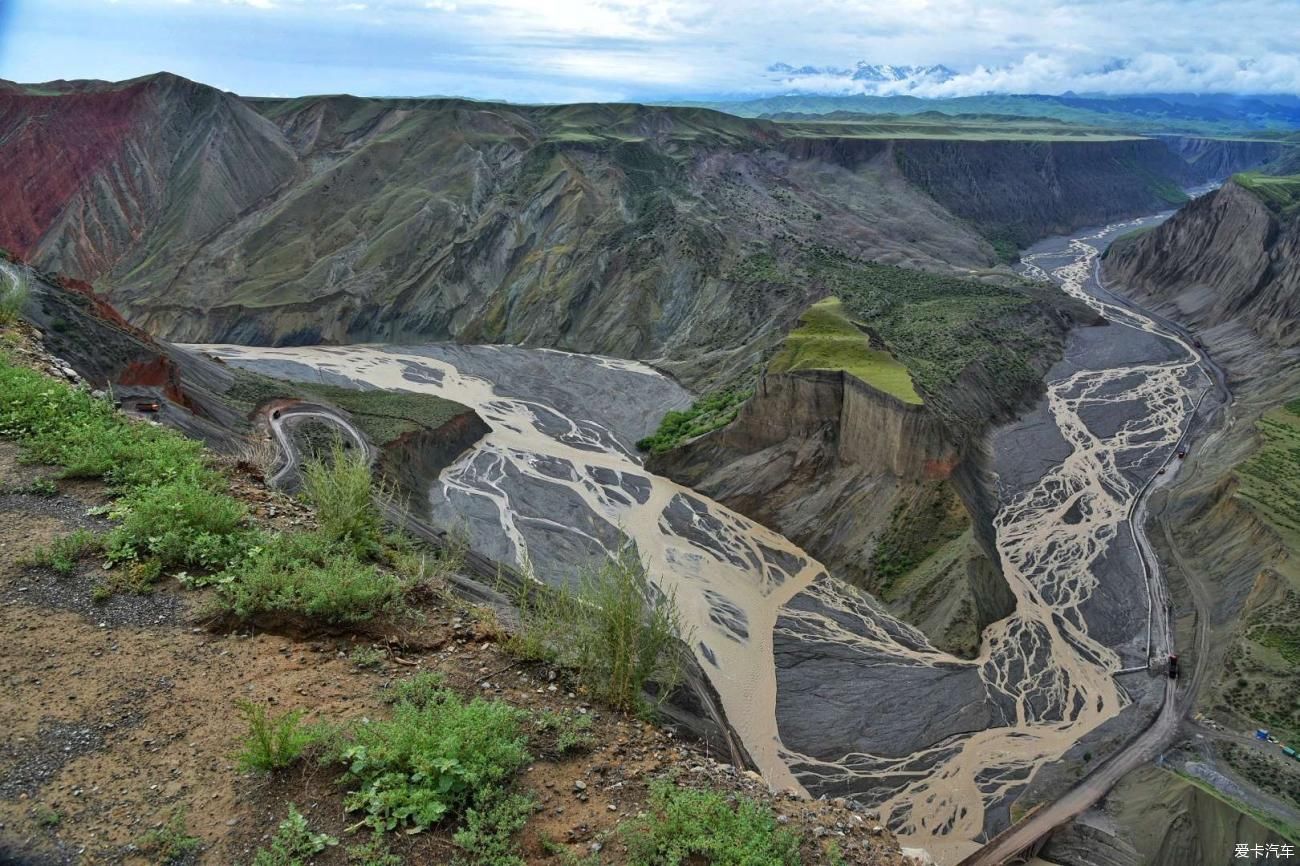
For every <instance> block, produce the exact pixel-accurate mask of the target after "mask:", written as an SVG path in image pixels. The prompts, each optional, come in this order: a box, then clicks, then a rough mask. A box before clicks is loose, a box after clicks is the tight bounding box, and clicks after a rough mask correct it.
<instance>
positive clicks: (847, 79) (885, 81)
mask: <svg viewBox="0 0 1300 866" xmlns="http://www.w3.org/2000/svg"><path fill="white" fill-rule="evenodd" d="M767 71H768V72H769V73H771V75H772V78H773V80H774V81H776V82H779V83H780V84H782V85H784V86H786V87H787V88H788V89H789V91H790V92H794V93H801V92H807V93H826V92H828V91H835V90H842V91H844V92H849V93H880V94H895V93H907V92H909V91H911V90H914V89H916V88H917V87H920V86H922V85H935V84H942V83H943V82H945V81H949V80H951V79H953V78H955V77H956V76H957V73H956V71H954V70H952V69H949V68H948V67H947V66H944V65H943V64H935V65H932V66H893V65H891V64H886V63H882V64H873V63H867V62H865V61H861V62H859V63H858V64H857V65H855V66H854V67H853V68H852V69H845V68H844V67H839V66H799V67H795V66H791V65H790V64H788V63H773V64H772V65H771V66H769V67H767Z"/></svg>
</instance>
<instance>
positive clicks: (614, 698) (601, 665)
mask: <svg viewBox="0 0 1300 866" xmlns="http://www.w3.org/2000/svg"><path fill="white" fill-rule="evenodd" d="M519 610H520V619H521V624H520V628H519V630H518V632H516V633H515V634H514V635H512V636H511V638H510V642H509V646H510V648H511V650H512V651H513V652H515V653H516V654H518V655H520V656H522V657H524V658H531V659H543V660H546V661H549V662H553V663H556V664H559V665H562V666H564V667H567V668H570V669H572V670H574V671H575V672H577V675H578V677H579V678H580V680H581V681H582V683H583V685H584V686H586V687H587V688H588V689H590V690H591V691H592V692H593V693H594V694H595V695H596V696H597V697H599V698H600V699H601V700H602V701H604V702H605V703H607V704H609V705H610V706H612V707H614V708H615V709H619V710H634V711H641V712H648V711H650V710H652V709H653V706H652V705H650V704H649V703H648V702H647V700H646V697H645V695H646V691H647V687H648V686H649V685H650V684H651V683H653V684H654V686H655V687H656V689H657V695H658V696H659V698H660V699H661V700H662V699H663V698H666V697H667V696H668V695H669V694H670V693H671V692H672V690H673V689H674V688H675V687H676V686H677V684H678V683H680V682H681V680H682V678H683V676H684V672H685V660H684V649H683V647H684V644H683V638H684V637H685V635H683V634H682V624H681V616H680V614H679V612H678V609H677V599H676V596H675V595H673V594H667V595H665V594H664V593H663V592H662V591H661V590H660V589H659V588H658V587H656V586H655V585H654V584H653V583H651V581H650V579H649V577H648V576H647V575H646V573H645V567H644V566H643V565H642V563H641V561H640V560H639V559H638V558H637V554H636V550H635V549H634V548H632V547H627V548H625V549H624V550H622V551H620V553H619V555H618V557H617V558H616V559H612V560H608V561H606V562H605V563H604V564H603V565H602V566H601V567H600V568H598V569H596V570H594V571H591V572H588V573H586V574H584V575H582V576H581V578H580V579H579V582H578V585H577V587H576V588H569V587H561V588H558V589H553V588H548V587H541V586H535V587H532V588H530V589H529V590H527V591H525V592H524V593H523V594H522V596H521V598H520V599H519Z"/></svg>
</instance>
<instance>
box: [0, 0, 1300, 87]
mask: <svg viewBox="0 0 1300 866" xmlns="http://www.w3.org/2000/svg"><path fill="white" fill-rule="evenodd" d="M1297 46H1300V0H1070V2H1058V0H1039V2H1034V0H889V2H876V0H866V2H862V0H859V2H846V0H799V2H790V0H780V2H778V0H749V2H739V0H716V2H697V0H658V2H650V0H93V2H91V0H0V78H7V79H11V80H18V81H45V80H50V79H54V78H105V79H122V78H130V77H134V76H137V75H142V74H146V73H149V72H154V71H158V70H162V69H165V70H168V71H171V72H175V73H178V74H180V75H184V76H186V77H189V78H193V79H196V80H199V81H204V82H206V83H208V84H212V85H215V86H218V87H222V88H225V89H228V90H234V91H236V92H239V93H243V94H249V95H282V96H283V95H298V94H304V93H326V92H351V93H358V94H367V95H430V94H446V95H451V94H454V95H462V96H471V97H477V98H487V99H509V100H514V101H522V102H534V101H551V102H568V101H580V100H624V99H642V100H651V99H666V98H693V97H695V98H702V97H707V96H711V95H717V94H735V95H743V94H755V95H756V94H767V93H779V92H786V91H790V90H801V91H817V92H826V93H843V92H855V91H858V90H861V89H862V87H863V85H861V84H854V83H853V82H851V81H849V80H847V79H846V78H845V77H843V76H837V75H826V74H817V73H812V74H802V75H790V74H778V73H773V72H771V71H768V67H769V66H771V65H772V64H773V63H776V62H784V63H789V64H793V65H795V66H802V65H805V64H810V65H813V66H817V67H825V66H835V67H851V66H852V65H853V64H854V63H855V62H857V61H860V60H866V61H869V62H871V63H890V64H931V63H943V64H946V65H948V66H950V67H952V68H953V69H955V70H957V72H958V73H959V75H958V76H957V77H956V78H954V79H952V80H951V81H946V82H930V83H927V84H925V85H923V86H922V87H921V89H920V90H918V91H915V92H917V93H918V94H919V95H935V96H955V95H968V94H973V93H983V92H1016V93H1026V92H1046V93H1060V92H1063V91H1065V90H1076V91H1102V92H1123V93H1140V92H1153V91H1171V90H1176V91H1190V92H1239V93H1240V92H1250V93H1292V94H1294V93H1300V51H1298V50H1297Z"/></svg>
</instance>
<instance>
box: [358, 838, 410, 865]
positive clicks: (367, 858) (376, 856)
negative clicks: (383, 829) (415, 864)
mask: <svg viewBox="0 0 1300 866" xmlns="http://www.w3.org/2000/svg"><path fill="white" fill-rule="evenodd" d="M348 862H349V863H354V864H356V866H403V861H402V858H401V857H399V856H397V855H396V854H394V853H393V852H392V851H391V850H389V847H388V839H387V838H385V837H384V836H383V834H381V833H374V834H373V835H371V837H370V841H369V842H367V843H366V844H364V845H351V846H349V847H348Z"/></svg>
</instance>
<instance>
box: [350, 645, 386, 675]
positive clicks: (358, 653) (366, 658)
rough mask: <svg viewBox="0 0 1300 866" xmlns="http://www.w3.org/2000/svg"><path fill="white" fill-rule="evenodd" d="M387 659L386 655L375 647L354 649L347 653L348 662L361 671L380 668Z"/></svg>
mask: <svg viewBox="0 0 1300 866" xmlns="http://www.w3.org/2000/svg"><path fill="white" fill-rule="evenodd" d="M387 658H388V654H387V653H386V652H384V651H383V650H381V649H380V648H379V647H375V646H359V647H355V648H354V649H353V650H352V652H350V653H348V661H350V662H352V664H354V665H356V666H357V667H359V668H361V669H363V670H367V669H372V668H377V667H380V666H381V665H383V663H384V660H385V659H387Z"/></svg>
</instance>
